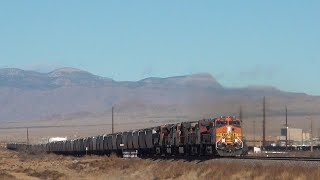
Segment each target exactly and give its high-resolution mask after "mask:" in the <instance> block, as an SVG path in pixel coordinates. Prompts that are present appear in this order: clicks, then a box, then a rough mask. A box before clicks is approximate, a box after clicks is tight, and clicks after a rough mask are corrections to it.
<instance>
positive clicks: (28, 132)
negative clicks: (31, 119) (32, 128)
mask: <svg viewBox="0 0 320 180" xmlns="http://www.w3.org/2000/svg"><path fill="white" fill-rule="evenodd" d="M27 145H29V128H27Z"/></svg>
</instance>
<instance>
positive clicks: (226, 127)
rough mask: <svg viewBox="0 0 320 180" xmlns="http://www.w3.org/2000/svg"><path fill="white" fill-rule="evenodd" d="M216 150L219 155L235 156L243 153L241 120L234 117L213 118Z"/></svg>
mask: <svg viewBox="0 0 320 180" xmlns="http://www.w3.org/2000/svg"><path fill="white" fill-rule="evenodd" d="M214 122H215V129H216V132H215V134H216V136H215V140H216V151H217V153H218V154H219V155H220V156H235V155H241V154H242V153H243V147H244V143H243V139H242V129H241V121H240V119H237V118H235V117H229V116H227V117H220V118H215V119H214Z"/></svg>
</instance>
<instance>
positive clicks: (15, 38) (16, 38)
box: [0, 0, 320, 95]
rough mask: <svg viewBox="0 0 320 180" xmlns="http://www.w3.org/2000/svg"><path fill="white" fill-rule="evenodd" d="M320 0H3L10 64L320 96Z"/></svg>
mask: <svg viewBox="0 0 320 180" xmlns="http://www.w3.org/2000/svg"><path fill="white" fill-rule="evenodd" d="M319 9H320V1H292V0H290V1H289V0H288V1H285V0H283V1H276V0H275V1H271V0H270V1H259V2H258V1H228V2H225V1H212V0H211V1H178V0H177V1H173V0H170V1H169V0H168V1H157V2H156V1H139V0H137V1H118V0H117V1H111V0H108V1H105V0H103V1H80V0H68V1H62V0H60V1H43V0H38V1H32V0H30V1H5V0H2V1H0V67H1V68H4V67H17V68H22V69H32V70H41V71H48V70H52V69H54V68H57V67H64V66H68V67H75V68H80V69H84V70H87V71H90V72H92V73H94V74H97V75H101V76H105V77H111V78H113V79H115V80H139V79H142V78H145V77H150V76H159V77H168V76H175V75H184V74H192V73H200V72H208V73H210V74H212V75H213V76H214V77H215V78H216V79H217V80H218V81H219V82H220V83H222V84H223V85H224V86H228V87H243V86H248V85H270V86H275V87H278V88H280V89H282V90H286V91H295V92H306V93H309V94H314V95H320V83H319V80H318V79H319V76H320V35H319V32H320V20H319V19H320V11H319Z"/></svg>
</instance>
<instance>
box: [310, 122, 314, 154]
mask: <svg viewBox="0 0 320 180" xmlns="http://www.w3.org/2000/svg"><path fill="white" fill-rule="evenodd" d="M312 133H313V132H312V118H311V125H310V143H311V144H310V145H311V152H313V140H312V139H313V134H312Z"/></svg>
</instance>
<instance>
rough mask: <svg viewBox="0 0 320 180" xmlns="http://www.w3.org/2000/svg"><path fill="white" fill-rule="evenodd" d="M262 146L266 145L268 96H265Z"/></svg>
mask: <svg viewBox="0 0 320 180" xmlns="http://www.w3.org/2000/svg"><path fill="white" fill-rule="evenodd" d="M262 146H263V147H265V146H266V97H265V96H264V97H263V122H262Z"/></svg>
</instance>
